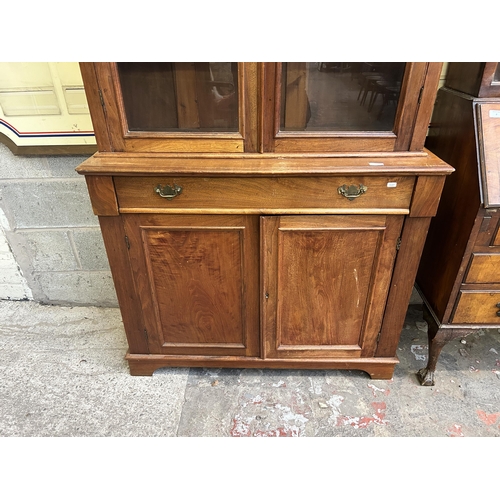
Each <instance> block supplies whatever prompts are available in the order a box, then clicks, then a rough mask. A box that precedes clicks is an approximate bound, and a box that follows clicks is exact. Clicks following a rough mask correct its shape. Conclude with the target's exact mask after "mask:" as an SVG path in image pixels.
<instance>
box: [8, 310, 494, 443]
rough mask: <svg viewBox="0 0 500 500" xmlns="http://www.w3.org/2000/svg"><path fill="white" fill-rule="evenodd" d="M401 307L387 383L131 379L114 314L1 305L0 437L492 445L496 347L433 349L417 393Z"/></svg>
mask: <svg viewBox="0 0 500 500" xmlns="http://www.w3.org/2000/svg"><path fill="white" fill-rule="evenodd" d="M426 328H427V327H426V324H425V323H424V322H423V320H422V314H421V311H420V306H418V305H417V306H410V309H409V311H408V314H407V320H406V324H405V327H404V330H403V332H402V335H401V341H400V345H399V347H398V357H399V359H400V363H399V365H397V367H396V371H395V374H394V377H393V379H392V380H390V381H382V380H371V379H370V378H369V377H368V375H366V374H365V373H364V372H357V371H340V370H339V371H334V370H328V371H319V370H315V371H307V370H300V371H299V370H268V371H266V370H250V369H245V370H233V369H199V368H191V369H188V368H170V369H160V370H157V371H156V372H155V373H154V375H153V376H152V377H132V376H130V375H129V373H128V365H127V363H126V362H125V361H124V354H125V352H126V349H127V345H126V340H125V335H124V331H123V326H122V323H121V318H120V314H119V311H118V309H114V308H97V307H59V306H43V305H40V304H37V303H34V302H15V301H0V436H18V437H21V436H26V437H28V436H54V437H55V436H96V437H97V436H138V437H140V436H150V437H160V436H164V437H169V436H172V437H173V436H198V437H203V436H213V437H217V436H228V437H230V436H299V437H301V436H310V437H312V436H324V437H329V436H352V437H354V436H361V437H365V436H366V437H368V436H400V437H409V436H417V437H424V436H425V437H434V436H442V437H445V436H450V437H461V436H472V437H481V436H490V437H494V436H500V391H499V387H500V336H499V335H498V331H497V330H485V331H480V332H478V333H476V334H474V335H470V336H468V337H467V338H466V339H465V341H466V343H465V344H464V343H461V342H460V340H456V341H453V342H450V343H449V344H448V345H447V346H445V348H444V349H443V352H442V355H441V358H440V362H439V363H438V370H437V373H436V385H435V386H434V387H421V386H420V385H419V384H418V382H417V379H416V376H415V374H416V372H417V370H418V369H419V368H421V367H422V366H424V365H425V360H426V354H427V336H426Z"/></svg>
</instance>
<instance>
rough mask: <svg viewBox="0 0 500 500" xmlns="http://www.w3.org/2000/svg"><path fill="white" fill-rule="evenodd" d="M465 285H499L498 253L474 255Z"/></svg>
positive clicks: (499, 263) (499, 267)
mask: <svg viewBox="0 0 500 500" xmlns="http://www.w3.org/2000/svg"><path fill="white" fill-rule="evenodd" d="M465 283H500V253H474V254H472V257H471V262H470V265H469V270H468V271H467V275H466V277H465Z"/></svg>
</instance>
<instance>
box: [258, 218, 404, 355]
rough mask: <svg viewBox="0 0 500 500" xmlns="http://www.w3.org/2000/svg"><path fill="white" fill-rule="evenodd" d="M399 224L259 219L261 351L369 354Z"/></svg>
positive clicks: (378, 220)
mask: <svg viewBox="0 0 500 500" xmlns="http://www.w3.org/2000/svg"><path fill="white" fill-rule="evenodd" d="M401 222H402V217H398V216H388V217H386V216H318V217H314V216H289V217H286V216H285V217H263V218H262V237H261V238H262V242H263V267H264V271H263V273H264V276H263V287H264V288H263V294H264V299H265V303H264V319H263V338H264V339H265V355H266V357H271V358H272V357H276V358H285V357H303V356H312V357H360V356H362V355H365V353H367V352H371V355H373V352H372V351H373V350H374V349H375V346H376V338H377V335H378V332H379V328H380V323H381V319H382V315H383V310H384V305H385V297H386V294H387V289H388V286H389V282H390V277H391V275H392V265H393V262H394V256H395V253H396V239H397V237H398V236H399V231H400V229H401Z"/></svg>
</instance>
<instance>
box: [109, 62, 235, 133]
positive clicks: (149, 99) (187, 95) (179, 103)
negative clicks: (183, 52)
mask: <svg viewBox="0 0 500 500" xmlns="http://www.w3.org/2000/svg"><path fill="white" fill-rule="evenodd" d="M117 67H118V75H119V78H120V86H121V91H122V96H123V105H124V108H125V113H126V117H127V122H128V129H129V130H130V131H150V132H153V131H154V132H233V131H237V130H238V74H237V71H238V69H237V63H172V62H146V63H117Z"/></svg>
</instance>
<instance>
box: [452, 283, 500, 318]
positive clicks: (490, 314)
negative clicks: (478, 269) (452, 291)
mask: <svg viewBox="0 0 500 500" xmlns="http://www.w3.org/2000/svg"><path fill="white" fill-rule="evenodd" d="M499 311H500V291H498V290H497V291H493V290H492V291H487V290H485V291H481V292H476V291H473V290H470V291H466V290H462V291H461V292H460V294H459V297H458V305H457V308H456V310H455V314H454V315H453V319H452V323H456V324H458V323H461V324H475V323H480V324H485V325H490V324H491V325H498V324H500V316H499V315H498V314H497V313H498V312H499Z"/></svg>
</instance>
